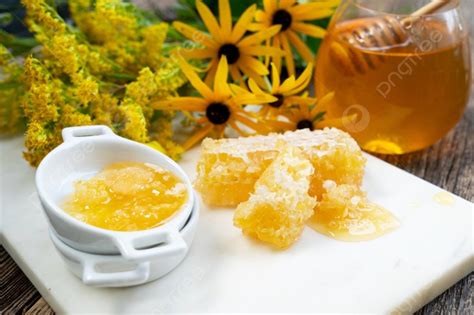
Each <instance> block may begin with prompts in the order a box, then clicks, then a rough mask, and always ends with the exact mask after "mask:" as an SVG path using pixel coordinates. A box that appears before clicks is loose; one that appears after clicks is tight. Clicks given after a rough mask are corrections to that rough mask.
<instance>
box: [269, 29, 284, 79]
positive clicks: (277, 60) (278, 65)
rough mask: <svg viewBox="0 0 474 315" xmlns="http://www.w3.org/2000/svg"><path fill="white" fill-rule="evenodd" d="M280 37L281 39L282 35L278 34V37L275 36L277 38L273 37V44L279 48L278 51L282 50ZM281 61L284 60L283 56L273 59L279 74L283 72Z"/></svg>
mask: <svg viewBox="0 0 474 315" xmlns="http://www.w3.org/2000/svg"><path fill="white" fill-rule="evenodd" d="M280 37H281V34H277V35H275V37H273V43H272V46H273V47H275V48H278V49H280V48H281V41H280ZM284 54H285V52H284V51H283V56H284ZM281 59H282V56H275V57H273V58H272V61H273V63H274V64H275V66H276V68H277V70H278V73H280V72H281Z"/></svg>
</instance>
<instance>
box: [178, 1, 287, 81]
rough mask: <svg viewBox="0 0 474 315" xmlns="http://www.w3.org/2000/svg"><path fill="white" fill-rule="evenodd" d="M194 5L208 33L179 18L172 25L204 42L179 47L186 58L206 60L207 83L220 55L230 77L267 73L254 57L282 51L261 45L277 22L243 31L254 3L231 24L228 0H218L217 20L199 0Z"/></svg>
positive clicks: (272, 34) (257, 77)
mask: <svg viewBox="0 0 474 315" xmlns="http://www.w3.org/2000/svg"><path fill="white" fill-rule="evenodd" d="M196 8H197V10H198V12H199V15H200V16H201V18H202V21H203V23H204V25H205V26H206V28H207V30H208V32H209V33H205V32H201V31H199V30H197V29H196V28H194V27H191V26H189V25H186V24H184V23H182V22H179V21H177V22H174V23H173V26H174V27H175V28H176V30H177V31H179V32H180V33H181V34H183V35H184V36H185V37H186V38H188V39H190V40H191V41H193V42H196V43H198V44H200V45H202V46H204V47H203V48H195V49H181V50H180V53H181V55H182V56H183V57H185V58H189V59H204V60H210V65H209V68H208V73H207V76H206V79H205V82H206V83H207V84H209V83H210V82H212V80H213V79H214V77H215V75H216V72H217V65H218V63H219V60H220V58H221V56H226V58H227V62H228V64H229V70H230V74H231V76H232V79H233V80H234V81H239V82H240V83H243V81H244V80H243V78H242V74H245V75H246V76H248V77H250V78H253V79H254V80H255V81H258V80H260V79H261V76H262V75H267V74H268V69H267V67H266V66H265V65H264V64H263V63H262V62H261V61H260V60H258V57H260V56H267V57H268V56H271V57H277V56H280V55H281V54H282V51H281V50H280V49H279V48H274V47H267V46H265V45H262V42H265V41H266V40H268V39H269V38H271V37H272V36H274V35H275V34H277V33H278V32H279V30H280V27H281V26H279V25H275V26H273V27H268V28H265V29H262V30H260V31H258V32H256V33H255V34H252V35H246V32H247V30H248V26H249V25H250V23H251V21H252V19H253V16H254V14H255V12H256V8H257V7H256V5H252V6H250V7H249V8H248V9H247V10H246V11H245V12H244V13H243V14H242V16H241V17H240V19H239V20H238V21H237V23H236V24H235V25H232V15H231V10H230V5H229V0H219V21H217V19H216V17H215V16H214V15H213V14H212V12H211V10H210V9H209V8H208V7H207V6H206V5H205V4H204V3H202V1H200V0H197V1H196Z"/></svg>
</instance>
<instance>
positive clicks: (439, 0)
mask: <svg viewBox="0 0 474 315" xmlns="http://www.w3.org/2000/svg"><path fill="white" fill-rule="evenodd" d="M451 1H453V0H433V1H431V2H430V3H427V4H426V5H425V6H423V7H421V8H419V9H418V10H416V11H415V12H413V13H412V14H410V16H409V17H407V18H405V19H403V20H402V23H406V22H409V21H412V20H413V18H414V17H419V16H422V15H425V14H431V13H434V12H436V11H438V10H439V9H441V8H442V7H444V6H445V5H447V4H448V3H450V2H451Z"/></svg>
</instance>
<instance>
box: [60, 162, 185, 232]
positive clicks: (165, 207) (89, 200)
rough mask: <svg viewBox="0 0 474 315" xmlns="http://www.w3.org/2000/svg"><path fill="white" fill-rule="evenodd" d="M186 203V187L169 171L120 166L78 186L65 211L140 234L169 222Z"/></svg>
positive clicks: (89, 221) (133, 164)
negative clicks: (142, 231) (140, 231)
mask: <svg viewBox="0 0 474 315" xmlns="http://www.w3.org/2000/svg"><path fill="white" fill-rule="evenodd" d="M187 199H188V195H187V189H186V186H185V184H184V183H183V182H182V181H181V180H180V179H179V178H178V177H176V176H175V175H174V174H173V173H171V172H170V171H168V170H166V169H163V168H161V167H159V166H156V165H154V164H149V163H140V162H118V163H113V164H110V165H108V166H107V167H106V168H104V169H103V170H102V171H101V172H99V173H98V174H96V175H95V176H94V177H92V178H90V179H88V180H80V181H77V182H75V184H74V192H73V194H72V195H70V196H68V197H67V199H66V201H65V202H64V204H63V209H64V210H65V211H66V212H67V213H68V214H70V215H71V216H73V217H74V218H76V219H78V220H80V221H83V222H85V223H87V224H90V225H93V226H96V227H99V228H103V229H107V230H113V231H139V230H145V229H151V228H154V227H157V226H159V225H161V224H163V223H165V222H167V221H168V220H169V219H170V218H172V217H173V215H174V214H175V213H177V212H178V211H179V210H180V209H181V208H182V207H183V205H184V204H185V203H186V201H187Z"/></svg>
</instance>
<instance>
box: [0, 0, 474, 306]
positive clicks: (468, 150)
mask: <svg viewBox="0 0 474 315" xmlns="http://www.w3.org/2000/svg"><path fill="white" fill-rule="evenodd" d="M468 2H471V3H470V5H467V3H468ZM463 6H464V13H465V15H466V17H468V19H467V21H469V23H470V26H469V29H470V31H471V34H474V19H472V16H471V15H472V14H474V7H473V6H472V0H465V1H464V3H463ZM472 41H473V38H472V37H471V44H472ZM472 53H473V55H474V51H473V52H472ZM473 60H474V59H473ZM473 136H474V82H473V86H472V93H471V98H470V101H469V105H468V108H467V109H466V112H465V114H464V116H463V118H462V120H461V121H460V122H459V124H458V125H457V127H456V128H455V129H454V130H452V131H451V132H450V133H449V134H448V135H447V136H446V137H444V138H443V139H442V140H441V141H439V142H438V143H437V144H436V145H434V146H433V147H431V148H429V149H427V150H424V151H421V152H416V153H412V154H406V155H402V156H380V158H382V159H384V160H386V161H387V162H389V163H391V164H393V165H396V166H398V167H400V168H402V169H404V170H406V171H408V172H410V173H412V174H414V175H416V176H418V177H421V178H423V179H425V180H427V181H429V182H431V183H433V184H435V185H437V186H439V187H442V188H444V189H446V190H448V191H450V192H452V193H454V194H456V195H459V196H461V197H463V198H465V199H467V200H469V201H473V202H474V195H473V189H472V178H473V174H474V170H473V165H474V137H473ZM440 228H442V227H440ZM0 272H1V274H0V275H1V277H0V280H1V282H0V283H1V291H0V314H23V313H27V314H53V313H54V311H53V310H52V309H51V308H50V306H49V305H48V303H47V302H46V301H45V300H44V299H43V298H42V297H41V295H40V294H39V292H38V291H37V290H36V288H35V287H34V286H33V285H32V284H31V282H30V281H29V280H28V278H27V277H26V276H25V275H24V273H23V272H22V271H21V270H20V268H19V267H18V266H17V265H16V264H15V262H14V261H13V259H12V258H11V257H10V256H9V255H8V253H7V252H6V251H5V249H4V248H3V247H2V246H0ZM417 314H466V315H467V314H474V272H473V273H471V274H469V275H468V276H466V277H465V278H464V279H462V280H461V281H459V282H458V283H456V284H455V285H454V286H452V287H451V288H449V289H448V290H447V291H446V292H444V293H443V294H442V295H440V296H438V297H437V298H435V299H434V300H433V301H432V302H430V303H429V304H427V305H426V306H424V307H423V308H422V309H421V310H419V311H418V312H417Z"/></svg>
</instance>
